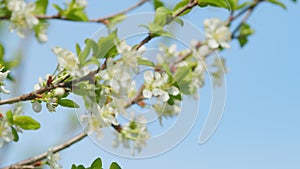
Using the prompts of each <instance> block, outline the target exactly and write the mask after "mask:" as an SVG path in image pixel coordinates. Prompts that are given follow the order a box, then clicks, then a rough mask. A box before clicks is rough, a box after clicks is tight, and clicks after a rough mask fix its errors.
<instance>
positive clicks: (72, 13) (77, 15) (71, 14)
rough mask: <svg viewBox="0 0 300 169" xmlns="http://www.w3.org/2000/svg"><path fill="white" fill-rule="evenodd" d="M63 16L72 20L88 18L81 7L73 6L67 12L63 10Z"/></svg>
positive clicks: (86, 19) (85, 19)
mask: <svg viewBox="0 0 300 169" xmlns="http://www.w3.org/2000/svg"><path fill="white" fill-rule="evenodd" d="M63 16H65V17H66V18H67V19H70V20H73V21H88V20H89V18H88V17H87V15H86V13H85V12H84V11H83V9H78V8H74V9H71V10H69V11H67V12H64V14H63Z"/></svg>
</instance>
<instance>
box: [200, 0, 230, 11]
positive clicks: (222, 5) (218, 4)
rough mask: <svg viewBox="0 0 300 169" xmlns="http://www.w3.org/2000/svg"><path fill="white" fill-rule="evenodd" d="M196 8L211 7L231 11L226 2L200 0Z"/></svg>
mask: <svg viewBox="0 0 300 169" xmlns="http://www.w3.org/2000/svg"><path fill="white" fill-rule="evenodd" d="M198 6H200V7H207V6H213V7H218V8H225V9H228V10H231V9H230V8H231V7H230V4H229V3H228V2H227V0H200V1H198Z"/></svg>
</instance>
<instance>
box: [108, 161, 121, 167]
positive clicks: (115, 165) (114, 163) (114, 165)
mask: <svg viewBox="0 0 300 169" xmlns="http://www.w3.org/2000/svg"><path fill="white" fill-rule="evenodd" d="M109 169H121V167H120V166H119V164H117V163H116V162H113V163H111V165H110V167H109Z"/></svg>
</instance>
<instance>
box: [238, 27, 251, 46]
mask: <svg viewBox="0 0 300 169" xmlns="http://www.w3.org/2000/svg"><path fill="white" fill-rule="evenodd" d="M253 33H254V30H253V29H252V28H251V27H250V25H248V24H246V23H245V24H243V25H242V26H241V28H240V34H239V36H238V40H239V43H240V46H241V47H243V46H245V45H246V44H247V42H248V37H249V36H250V35H252V34H253Z"/></svg>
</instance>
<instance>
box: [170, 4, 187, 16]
mask: <svg viewBox="0 0 300 169" xmlns="http://www.w3.org/2000/svg"><path fill="white" fill-rule="evenodd" d="M189 2H190V0H183V1H180V2H179V3H178V4H176V6H175V7H174V9H173V12H174V13H176V12H177V11H178V10H180V9H181V8H183V7H184V6H186V5H187V4H189ZM190 11H191V9H188V10H186V11H185V12H183V13H182V14H180V16H183V15H186V14H188V13H189V12H190Z"/></svg>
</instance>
